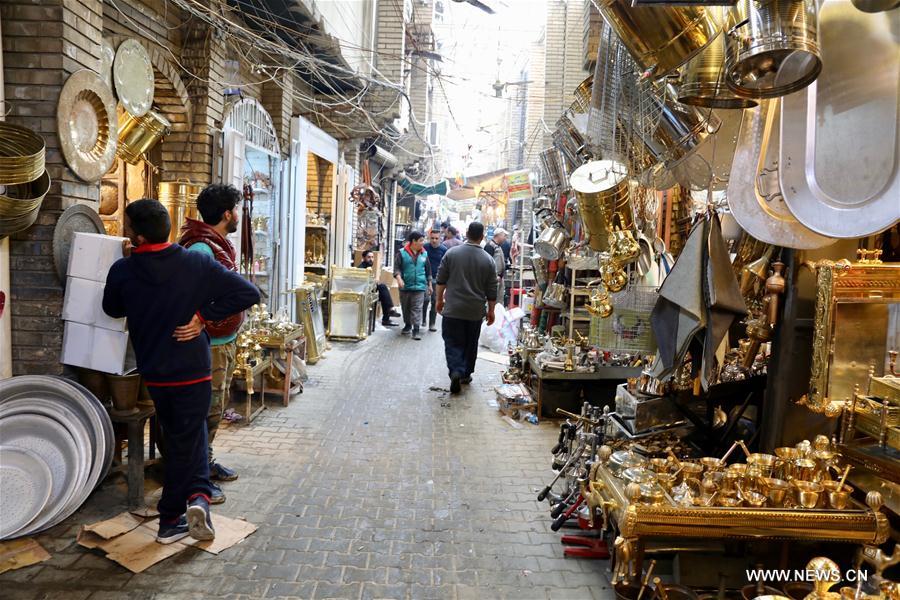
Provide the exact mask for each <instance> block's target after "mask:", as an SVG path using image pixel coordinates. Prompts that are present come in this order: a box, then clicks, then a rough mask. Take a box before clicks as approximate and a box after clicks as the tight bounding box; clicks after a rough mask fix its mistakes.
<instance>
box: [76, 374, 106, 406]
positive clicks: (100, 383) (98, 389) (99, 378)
mask: <svg viewBox="0 0 900 600" xmlns="http://www.w3.org/2000/svg"><path fill="white" fill-rule="evenodd" d="M78 383H80V384H81V385H83V386H84V387H86V388H87V389H88V391H89V392H91V393H92V394H93V395H94V396H96V397H97V399H98V400H100V402H101V403H106V401H107V400H108V399H109V381H108V380H107V378H106V374H105V373H101V372H100V371H94V370H93V369H78Z"/></svg>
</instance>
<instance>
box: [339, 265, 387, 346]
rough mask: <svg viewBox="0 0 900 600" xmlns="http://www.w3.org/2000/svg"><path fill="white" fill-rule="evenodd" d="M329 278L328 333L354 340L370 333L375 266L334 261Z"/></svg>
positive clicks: (342, 338)
mask: <svg viewBox="0 0 900 600" xmlns="http://www.w3.org/2000/svg"><path fill="white" fill-rule="evenodd" d="M328 279H329V291H328V337H329V338H330V339H339V340H354V341H359V340H364V339H366V338H367V337H369V311H370V310H372V298H373V290H374V289H375V277H374V273H373V271H372V269H354V268H343V267H337V266H334V265H332V267H331V272H330V273H329V277H328Z"/></svg>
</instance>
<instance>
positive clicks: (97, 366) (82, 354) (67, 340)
mask: <svg viewBox="0 0 900 600" xmlns="http://www.w3.org/2000/svg"><path fill="white" fill-rule="evenodd" d="M60 362H61V363H62V364H64V365H69V366H72V367H83V368H85V369H94V370H95V371H100V372H102V373H111V374H113V375H124V374H126V373H129V372H131V371H133V370H134V369H135V367H136V362H135V359H134V351H133V350H132V349H131V343H130V342H129V340H128V333H127V332H125V331H113V330H111V329H103V328H102V327H95V326H93V325H84V324H82V323H73V322H71V321H67V322H66V325H65V330H64V332H63V350H62V358H61V359H60Z"/></svg>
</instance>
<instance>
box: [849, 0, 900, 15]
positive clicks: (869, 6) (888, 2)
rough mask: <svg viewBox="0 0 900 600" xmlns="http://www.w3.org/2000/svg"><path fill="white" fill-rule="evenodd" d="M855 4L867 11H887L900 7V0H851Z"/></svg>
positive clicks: (859, 8)
mask: <svg viewBox="0 0 900 600" xmlns="http://www.w3.org/2000/svg"><path fill="white" fill-rule="evenodd" d="M851 2H853V6H855V7H856V8H857V9H858V10H861V11H863V12H867V13H877V12H885V11H888V10H894V9H895V8H900V0H851Z"/></svg>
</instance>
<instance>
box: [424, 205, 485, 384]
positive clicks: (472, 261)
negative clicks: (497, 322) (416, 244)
mask: <svg viewBox="0 0 900 600" xmlns="http://www.w3.org/2000/svg"><path fill="white" fill-rule="evenodd" d="M466 238H467V239H466V243H465V244H463V245H462V246H457V247H456V248H451V249H450V250H448V251H447V254H445V255H444V260H443V261H441V268H440V270H439V271H438V275H437V292H436V293H435V296H436V297H437V311H438V312H439V313H441V315H442V319H441V331H442V335H443V337H444V352H445V354H446V356H447V370H448V371H449V372H450V392H451V393H453V394H458V393H459V392H460V391H461V389H462V387H461V384H463V383H470V382H471V381H472V373H473V372H474V371H475V360H476V358H477V357H478V338H479V336H480V335H481V321H482V319H484V320H486V321H487V324H488V325H493V323H494V305H495V304H496V303H497V272H496V268H495V264H494V261H493V260H491V257H490V256H488V255H487V254H486V253H485V251H484V250H483V249H482V248H481V240H482V239H484V225H482V224H481V223H478V222H477V221H476V222H473V223H470V224H469V229H468V230H467V231H466ZM485 304H487V312H485Z"/></svg>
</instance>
